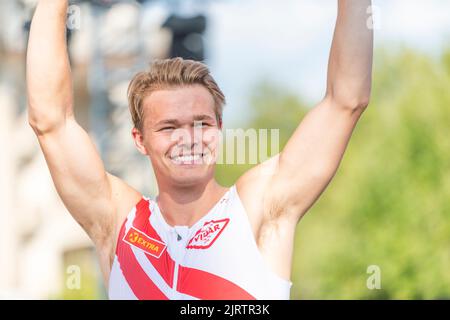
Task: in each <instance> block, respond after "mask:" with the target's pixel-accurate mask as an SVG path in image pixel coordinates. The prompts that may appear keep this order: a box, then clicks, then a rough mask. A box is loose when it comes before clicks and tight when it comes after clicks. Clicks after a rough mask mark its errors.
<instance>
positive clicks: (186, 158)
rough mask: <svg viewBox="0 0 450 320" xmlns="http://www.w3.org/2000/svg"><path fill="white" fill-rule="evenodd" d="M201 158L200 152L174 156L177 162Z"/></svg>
mask: <svg viewBox="0 0 450 320" xmlns="http://www.w3.org/2000/svg"><path fill="white" fill-rule="evenodd" d="M200 158H201V155H200V154H195V155H190V156H176V157H174V158H173V160H174V161H176V162H193V161H197V160H199V159H200Z"/></svg>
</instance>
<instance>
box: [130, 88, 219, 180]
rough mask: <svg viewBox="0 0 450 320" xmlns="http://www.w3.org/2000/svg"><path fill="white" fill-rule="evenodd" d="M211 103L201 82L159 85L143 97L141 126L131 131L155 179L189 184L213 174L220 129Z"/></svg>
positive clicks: (211, 97) (209, 95)
mask: <svg viewBox="0 0 450 320" xmlns="http://www.w3.org/2000/svg"><path fill="white" fill-rule="evenodd" d="M214 106H215V103H214V98H213V96H212V95H211V94H210V92H209V91H208V90H207V89H206V88H204V87H203V86H201V85H189V86H182V87H175V88H168V89H160V90H156V91H154V92H152V93H151V94H150V95H149V96H147V97H145V98H144V100H143V108H144V118H143V126H142V128H143V130H142V132H140V131H139V130H137V129H135V128H134V129H133V131H132V134H133V138H134V140H135V143H136V146H137V148H138V150H139V151H140V152H141V153H142V154H144V155H148V156H149V157H150V160H151V162H152V166H153V169H154V171H155V175H156V178H157V180H158V183H164V184H171V185H177V186H192V185H196V184H199V183H206V182H208V181H209V180H211V179H213V178H214V167H215V162H216V161H215V160H216V159H217V151H218V145H219V135H220V129H221V128H220V124H219V123H218V121H217V117H216V113H215V108H214Z"/></svg>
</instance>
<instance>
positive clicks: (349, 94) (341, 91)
mask: <svg viewBox="0 0 450 320" xmlns="http://www.w3.org/2000/svg"><path fill="white" fill-rule="evenodd" d="M370 5H371V0H339V5H338V18H337V22H336V29H335V33H334V38H333V43H332V47H331V53H330V61H329V66H328V80H327V96H328V97H330V98H332V99H333V100H334V101H335V102H337V103H339V104H341V105H344V106H348V107H352V108H358V107H365V106H366V105H367V103H368V100H369V97H370V89H371V79H372V60H373V30H372V28H369V26H368V25H367V20H368V18H369V15H368V13H367V9H368V8H369V6H370Z"/></svg>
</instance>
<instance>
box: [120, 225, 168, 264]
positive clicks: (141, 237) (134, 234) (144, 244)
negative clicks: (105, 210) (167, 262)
mask: <svg viewBox="0 0 450 320" xmlns="http://www.w3.org/2000/svg"><path fill="white" fill-rule="evenodd" d="M123 241H125V242H126V243H128V244H129V245H131V246H134V247H136V248H138V249H141V250H142V251H144V252H145V253H148V254H149V255H151V256H153V257H155V258H159V257H161V255H162V253H163V252H164V250H165V249H166V245H165V244H164V243H163V242H161V241H158V240H156V239H153V238H151V237H149V236H148V235H146V234H145V233H144V232H142V231H140V230H138V229H136V228H135V227H131V228H130V230H128V232H127V234H126V235H125V236H124V237H123Z"/></svg>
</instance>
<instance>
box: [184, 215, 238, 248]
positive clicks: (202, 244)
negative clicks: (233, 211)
mask: <svg viewBox="0 0 450 320" xmlns="http://www.w3.org/2000/svg"><path fill="white" fill-rule="evenodd" d="M228 222H230V219H222V220H211V221H207V222H205V224H204V225H203V227H201V228H200V230H198V231H197V232H196V233H195V235H194V236H193V237H192V239H191V240H189V243H188V245H187V246H186V248H187V249H208V248H209V247H211V246H212V245H213V243H214V242H215V241H216V240H217V238H218V237H219V236H220V234H221V233H222V232H223V230H224V229H225V227H226V226H227V225H228Z"/></svg>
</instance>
